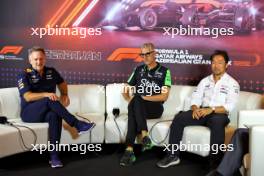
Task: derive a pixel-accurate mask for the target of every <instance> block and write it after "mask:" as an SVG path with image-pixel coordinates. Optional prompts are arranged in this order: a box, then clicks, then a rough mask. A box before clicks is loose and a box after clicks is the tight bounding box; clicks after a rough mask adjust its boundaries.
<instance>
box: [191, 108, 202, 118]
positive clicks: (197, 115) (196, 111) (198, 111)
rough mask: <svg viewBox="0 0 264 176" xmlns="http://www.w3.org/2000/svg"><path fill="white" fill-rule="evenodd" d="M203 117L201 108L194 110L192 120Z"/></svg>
mask: <svg viewBox="0 0 264 176" xmlns="http://www.w3.org/2000/svg"><path fill="white" fill-rule="evenodd" d="M201 117H202V115H201V113H200V108H197V109H194V110H193V113H192V118H193V119H197V120H199V119H200V118H201Z"/></svg>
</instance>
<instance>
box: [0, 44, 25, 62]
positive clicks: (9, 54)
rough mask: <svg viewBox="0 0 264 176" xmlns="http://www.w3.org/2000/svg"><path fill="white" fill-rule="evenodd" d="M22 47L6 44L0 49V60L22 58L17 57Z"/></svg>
mask: <svg viewBox="0 0 264 176" xmlns="http://www.w3.org/2000/svg"><path fill="white" fill-rule="evenodd" d="M22 49H23V46H11V45H6V46H4V47H3V48H2V49H1V50H0V60H23V58H18V57H17V55H18V54H19V53H20V52H21V51H22Z"/></svg>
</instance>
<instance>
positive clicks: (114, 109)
mask: <svg viewBox="0 0 264 176" xmlns="http://www.w3.org/2000/svg"><path fill="white" fill-rule="evenodd" d="M112 114H113V115H114V117H115V118H117V117H118V116H119V114H120V109H119V108H113V111H112Z"/></svg>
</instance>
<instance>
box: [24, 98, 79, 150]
mask: <svg viewBox="0 0 264 176" xmlns="http://www.w3.org/2000/svg"><path fill="white" fill-rule="evenodd" d="M21 118H22V120H23V121H24V122H29V123H34V122H35V123H36V122H48V123H49V141H50V143H51V144H56V141H57V143H59V142H60V138H61V129H62V119H64V120H65V121H66V122H67V123H68V124H69V125H70V126H75V124H76V122H77V121H78V120H77V119H76V118H75V117H74V116H73V115H72V114H70V113H69V112H68V111H67V110H66V108H65V107H64V106H63V105H62V104H61V103H60V102H59V101H51V100H50V99H49V98H43V99H41V100H37V101H34V102H32V103H30V104H28V105H27V106H26V107H25V108H24V109H22V111H21ZM51 154H56V151H53V152H51Z"/></svg>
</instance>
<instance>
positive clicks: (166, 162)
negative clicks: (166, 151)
mask: <svg viewBox="0 0 264 176" xmlns="http://www.w3.org/2000/svg"><path fill="white" fill-rule="evenodd" d="M179 163H180V158H179V157H178V156H174V155H167V156H166V157H164V158H163V159H162V160H160V161H159V162H158V163H157V166H158V167H161V168H167V167H170V166H175V165H178V164H179Z"/></svg>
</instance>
